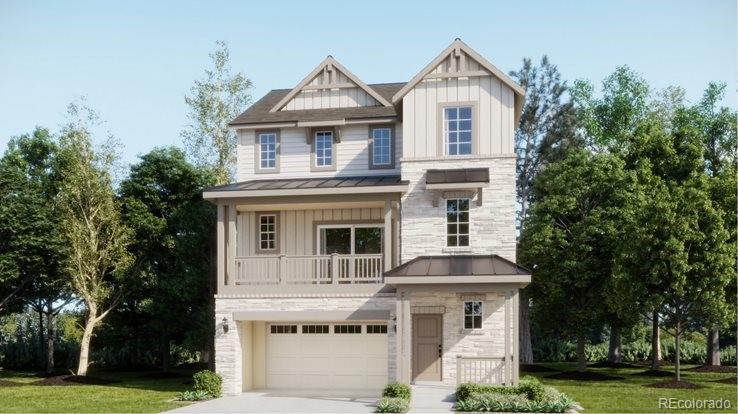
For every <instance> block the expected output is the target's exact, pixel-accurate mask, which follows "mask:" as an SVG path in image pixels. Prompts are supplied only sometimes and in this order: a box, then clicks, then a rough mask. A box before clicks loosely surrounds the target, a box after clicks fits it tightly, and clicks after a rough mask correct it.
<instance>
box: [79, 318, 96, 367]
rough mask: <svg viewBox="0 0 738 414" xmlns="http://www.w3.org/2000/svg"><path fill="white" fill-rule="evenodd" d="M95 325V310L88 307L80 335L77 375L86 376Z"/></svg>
mask: <svg viewBox="0 0 738 414" xmlns="http://www.w3.org/2000/svg"><path fill="white" fill-rule="evenodd" d="M96 323H97V308H96V307H95V306H89V305H88V313H87V321H86V322H85V330H84V332H83V333H82V340H81V341H80V343H79V364H78V365H77V375H87V368H88V367H89V365H90V340H91V339H92V331H93V330H94V329H95V324H96Z"/></svg>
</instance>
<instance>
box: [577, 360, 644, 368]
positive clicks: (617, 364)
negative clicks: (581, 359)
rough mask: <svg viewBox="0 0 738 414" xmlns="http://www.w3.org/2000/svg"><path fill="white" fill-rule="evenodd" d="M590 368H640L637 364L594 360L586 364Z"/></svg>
mask: <svg viewBox="0 0 738 414" xmlns="http://www.w3.org/2000/svg"><path fill="white" fill-rule="evenodd" d="M587 366H588V367H592V368H640V367H639V366H638V365H633V364H629V363H627V362H608V361H602V362H595V363H594V364H589V365H587Z"/></svg>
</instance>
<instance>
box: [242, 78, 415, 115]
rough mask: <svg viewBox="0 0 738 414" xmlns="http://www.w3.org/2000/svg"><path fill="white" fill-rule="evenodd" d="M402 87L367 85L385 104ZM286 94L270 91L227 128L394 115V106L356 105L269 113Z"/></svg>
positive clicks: (285, 91) (276, 90)
mask: <svg viewBox="0 0 738 414" xmlns="http://www.w3.org/2000/svg"><path fill="white" fill-rule="evenodd" d="M403 85H405V83H404V82H399V83H379V84H372V85H367V86H368V87H370V88H371V89H372V90H374V91H375V92H377V93H378V94H379V95H380V96H382V97H383V98H384V99H385V100H387V101H389V100H391V99H392V95H394V94H395V93H396V92H397V91H398V90H400V88H402V86H403ZM290 91H291V90H290V89H274V90H271V91H270V92H269V93H267V94H266V95H264V96H263V97H262V98H261V99H259V100H258V101H256V102H255V103H254V104H253V105H251V106H250V107H249V108H248V109H246V110H245V111H244V112H243V113H241V115H239V116H237V117H236V119H234V120H233V121H231V122H230V123H229V124H228V125H230V126H239V125H256V124H264V123H282V122H317V121H336V120H354V119H357V120H358V119H371V118H393V117H396V116H397V112H396V108H395V106H357V107H352V108H327V109H301V110H294V111H287V110H284V111H276V112H270V110H271V108H273V107H274V106H275V105H276V104H277V102H279V101H281V100H283V99H284V97H285V96H287V94H288V93H289V92H290ZM288 101H289V100H288Z"/></svg>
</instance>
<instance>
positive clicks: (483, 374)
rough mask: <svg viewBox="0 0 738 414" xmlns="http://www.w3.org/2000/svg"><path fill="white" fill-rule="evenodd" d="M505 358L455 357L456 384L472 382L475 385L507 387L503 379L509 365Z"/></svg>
mask: <svg viewBox="0 0 738 414" xmlns="http://www.w3.org/2000/svg"><path fill="white" fill-rule="evenodd" d="M505 362H506V359H505V357H483V356H480V357H467V356H461V355H457V356H456V383H457V384H463V383H465V382H474V383H477V384H492V385H507V384H505V382H506V381H505V378H506V377H508V376H509V375H506V374H509V373H506V372H505V370H506V369H510V368H511V367H510V364H506V363H505Z"/></svg>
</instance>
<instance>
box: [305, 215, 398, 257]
mask: <svg viewBox="0 0 738 414" xmlns="http://www.w3.org/2000/svg"><path fill="white" fill-rule="evenodd" d="M367 227H369V228H371V227H378V228H380V229H382V232H384V231H385V230H384V222H383V221H379V220H355V221H318V222H315V223H314V231H315V239H314V240H313V241H314V242H315V244H314V246H315V254H316V255H320V254H321V253H320V246H321V242H320V230H321V229H336V228H338V229H343V228H348V229H351V253H349V254H354V253H353V252H354V250H355V248H356V229H357V228H367ZM381 248H382V252H381V253H377V254H384V234H383V235H382V247H381Z"/></svg>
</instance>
